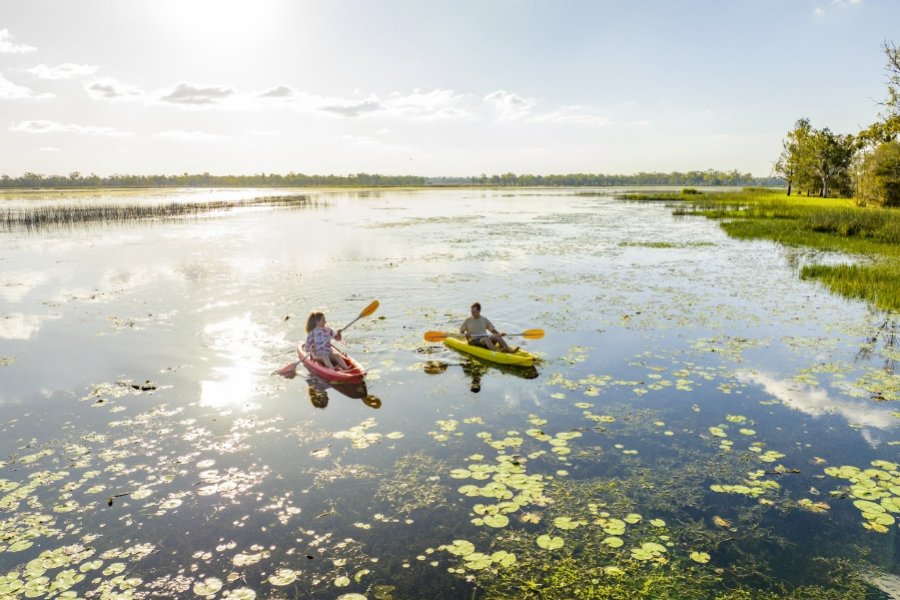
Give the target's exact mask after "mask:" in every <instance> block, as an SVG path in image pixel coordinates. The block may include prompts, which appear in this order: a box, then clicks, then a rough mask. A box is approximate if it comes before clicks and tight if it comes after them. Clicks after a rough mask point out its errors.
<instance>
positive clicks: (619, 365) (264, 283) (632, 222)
mask: <svg viewBox="0 0 900 600" xmlns="http://www.w3.org/2000/svg"><path fill="white" fill-rule="evenodd" d="M621 191H622V190H618V192H621ZM616 192H617V190H601V191H593V192H592V191H586V190H567V189H555V190H537V191H536V190H467V189H446V190H427V191H409V190H396V191H390V190H386V191H367V192H333V191H316V190H313V191H306V192H304V193H305V194H306V195H307V197H308V202H306V203H304V204H298V205H296V206H265V205H263V206H248V207H246V208H237V209H232V210H228V211H218V212H211V213H206V214H202V215H200V216H190V217H183V218H170V219H155V220H132V221H124V222H118V223H91V224H85V225H80V226H60V227H48V228H44V229H41V230H39V231H26V230H18V229H15V228H14V229H12V230H8V231H4V232H0V415H2V420H0V598H3V599H6V598H22V597H52V596H55V595H56V594H59V595H60V597H64V598H65V597H99V598H116V597H134V598H141V597H148V598H149V597H194V596H198V597H210V598H212V597H215V598H241V599H247V598H253V597H259V598H269V597H272V598H281V597H287V598H295V597H296V598H308V597H309V598H338V597H346V598H359V597H360V596H354V594H359V595H361V597H365V598H379V599H387V598H467V599H468V598H503V597H509V598H523V597H543V598H556V597H585V598H588V597H598V598H599V597H626V594H628V593H631V594H633V595H634V597H637V596H638V590H644V591H643V592H641V593H644V594H646V597H714V596H715V595H716V594H720V595H721V597H722V598H730V597H735V598H736V597H743V596H738V595H737V594H739V593H740V592H742V591H751V592H755V591H757V590H767V591H770V592H772V593H773V594H775V595H776V596H779V595H781V594H784V597H788V594H789V593H795V594H797V595H795V596H790V597H792V598H795V597H810V598H813V597H821V595H820V592H821V589H831V590H832V591H833V593H838V592H840V593H841V594H843V597H860V598H861V597H864V596H863V594H866V593H868V594H870V596H869V597H878V594H882V595H884V594H894V596H893V597H900V596H897V595H896V594H897V593H896V591H894V590H896V589H897V586H896V583H897V581H900V580H897V579H895V578H894V575H893V574H894V573H897V572H900V569H898V564H897V559H896V556H897V551H898V550H900V538H898V535H897V524H896V523H895V521H894V517H893V515H894V514H895V513H897V512H900V467H898V465H897V464H896V463H897V462H898V460H900V455H898V449H897V444H900V432H898V430H897V424H898V422H900V419H898V417H900V413H898V412H897V409H896V408H895V406H896V405H895V404H894V402H892V401H895V400H898V399H900V381H898V378H897V377H896V376H895V374H894V366H895V362H896V360H897V358H898V356H900V353H898V351H897V349H896V348H895V346H894V341H895V337H894V336H895V330H894V319H893V316H892V315H884V314H880V313H876V312H873V311H872V310H870V309H869V308H867V307H866V305H865V304H862V303H858V302H849V301H846V300H843V299H841V298H839V297H836V296H833V295H830V294H829V293H827V292H825V291H823V290H822V289H820V288H819V287H817V286H816V285H815V284H814V283H811V282H802V281H800V280H799V278H798V276H797V268H798V265H800V264H803V263H804V262H807V261H814V260H819V261H822V260H825V261H833V260H835V257H834V256H820V255H817V254H815V253H814V252H812V251H808V250H798V249H788V248H784V247H781V246H778V245H776V244H773V243H769V242H746V241H736V240H732V239H729V238H728V237H727V236H726V235H725V234H724V233H723V232H722V231H721V230H720V228H719V227H718V225H717V223H716V222H714V221H710V220H706V219H703V218H696V217H675V216H672V214H671V213H672V208H671V207H667V206H665V205H663V204H662V203H633V202H625V201H622V200H618V199H616V198H614V197H613V194H614V193H616ZM272 193H274V192H272V191H268V192H267V191H262V190H228V191H210V190H200V191H185V192H178V193H169V194H164V197H165V199H167V200H171V199H175V200H176V201H190V202H197V201H206V200H208V199H217V200H238V199H251V198H258V197H261V196H264V195H266V194H272ZM277 193H278V194H284V193H285V192H284V191H278V192H277ZM159 199H160V196H159V195H153V194H149V193H148V194H145V195H143V196H142V195H140V194H138V195H135V194H129V195H127V196H122V197H115V196H112V197H101V198H92V197H90V196H88V197H87V198H86V199H85V198H84V197H78V198H67V197H65V196H63V197H59V195H57V197H56V198H47V199H39V197H38V198H35V197H30V198H25V199H22V198H7V199H5V200H3V202H4V203H5V204H3V205H2V206H0V208H6V207H12V208H15V209H21V208H22V207H25V206H28V205H30V204H35V203H42V204H44V205H47V204H49V205H53V204H67V203H70V204H71V203H75V204H78V203H85V202H88V203H100V202H118V203H153V202H158V201H159ZM838 258H840V257H838ZM374 300H378V301H379V302H380V307H379V308H378V310H377V311H376V312H375V313H374V314H373V315H372V316H369V317H367V318H363V319H360V320H359V321H357V322H356V323H355V324H354V325H353V326H352V327H351V328H350V329H349V330H348V331H347V332H346V334H345V340H344V342H342V343H340V347H342V348H343V349H345V350H346V351H347V352H349V353H350V354H351V355H352V356H354V357H355V358H356V359H357V360H359V361H360V362H362V363H363V364H364V365H365V366H366V367H367V368H368V369H369V375H368V376H367V377H366V380H365V386H364V389H363V388H361V387H360V386H343V387H332V386H330V385H329V384H327V383H326V382H323V381H320V380H315V379H310V378H309V376H308V374H307V373H306V371H305V370H304V369H303V368H302V367H301V368H299V369H298V374H297V376H296V377H294V378H292V379H288V378H284V377H279V376H277V375H272V372H273V371H274V370H276V369H279V368H281V367H283V366H285V365H287V364H290V363H292V362H294V361H295V360H296V354H295V350H294V348H295V346H296V343H297V342H298V341H299V340H301V339H303V338H305V332H304V325H305V321H306V316H307V315H308V314H309V312H310V311H311V310H321V311H324V312H325V314H326V316H327V318H328V322H329V325H330V326H332V327H340V326H341V325H343V324H345V323H348V322H349V321H351V320H353V319H354V318H355V317H356V316H358V315H359V314H360V312H361V311H362V310H363V309H364V308H365V307H366V306H367V305H369V304H370V303H371V302H372V301H374ZM475 301H480V302H481V303H482V305H483V314H484V315H485V316H487V317H488V318H489V319H491V320H492V321H493V322H494V324H495V325H496V326H497V327H498V328H499V329H501V330H503V331H507V332H521V331H524V330H526V329H534V328H540V329H543V330H544V331H545V332H546V335H545V337H544V338H543V339H540V340H522V339H521V338H518V339H517V341H516V343H521V345H522V347H523V348H524V349H526V350H528V351H530V352H534V353H536V354H538V355H540V356H541V357H542V362H541V364H539V365H537V366H536V367H535V368H534V369H523V368H500V367H495V366H491V365H486V364H482V363H479V362H476V361H473V360H471V359H468V358H466V357H465V356H463V355H460V354H457V353H455V352H454V351H452V350H449V349H446V348H444V347H443V346H441V345H435V344H429V343H427V342H425V341H424V340H423V337H422V336H423V334H424V333H425V332H426V331H429V330H437V331H446V332H454V331H457V330H458V327H459V324H460V323H461V321H462V320H463V319H464V318H465V317H466V316H467V315H468V307H469V305H470V304H471V303H472V302H475ZM513 339H516V338H510V340H511V341H512V340H513ZM895 499H896V504H895V503H894V502H895ZM616 594H619V595H616ZM729 594H735V595H734V596H731V595H729ZM803 594H807V596H804V595H803ZM854 594H856V595H854ZM872 594H874V595H872ZM628 597H631V596H628ZM834 597H839V596H834ZM885 597H886V596H885Z"/></svg>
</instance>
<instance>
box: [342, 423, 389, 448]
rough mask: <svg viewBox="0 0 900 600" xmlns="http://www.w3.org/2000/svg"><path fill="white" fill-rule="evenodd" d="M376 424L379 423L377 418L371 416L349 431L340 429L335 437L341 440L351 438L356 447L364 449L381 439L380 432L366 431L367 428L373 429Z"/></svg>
mask: <svg viewBox="0 0 900 600" xmlns="http://www.w3.org/2000/svg"><path fill="white" fill-rule="evenodd" d="M375 425H377V423H376V422H375V419H372V418H369V419H366V420H365V421H363V422H362V423H360V424H359V425H357V426H355V427H351V428H350V430H349V431H338V432H337V433H335V434H334V437H335V438H337V439H339V440H351V441H352V444H353V447H354V448H355V449H357V450H362V449H364V448H368V447H369V446H371V445H372V444H377V443H379V442H380V441H381V438H382V435H381V434H380V433H366V430H367V429H371V428H372V427H375Z"/></svg>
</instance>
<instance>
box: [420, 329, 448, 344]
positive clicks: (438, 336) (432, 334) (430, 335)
mask: <svg viewBox="0 0 900 600" xmlns="http://www.w3.org/2000/svg"><path fill="white" fill-rule="evenodd" d="M451 335H454V334H452V333H444V332H443V331H429V332H427V333H426V334H425V341H426V342H443V341H444V340H446V339H447V338H448V337H450V336H451Z"/></svg>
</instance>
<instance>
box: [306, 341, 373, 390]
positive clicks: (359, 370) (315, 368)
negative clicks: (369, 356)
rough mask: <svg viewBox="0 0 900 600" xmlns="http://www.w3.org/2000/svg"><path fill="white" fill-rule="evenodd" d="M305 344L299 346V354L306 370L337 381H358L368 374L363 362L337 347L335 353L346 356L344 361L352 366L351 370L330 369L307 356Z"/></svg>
mask: <svg viewBox="0 0 900 600" xmlns="http://www.w3.org/2000/svg"><path fill="white" fill-rule="evenodd" d="M303 346H304V345H303V344H301V345H299V346H297V356H298V357H299V358H300V362H302V363H303V364H304V366H306V370H307V371H309V372H310V373H315V374H316V375H318V376H320V377H324V378H325V379H327V380H328V381H332V382H337V383H356V382H358V381H359V380H361V379H362V378H363V377H365V375H366V370H365V369H364V368H363V366H362V365H361V364H359V363H358V362H356V361H355V360H353V359H352V358H350V357H349V356H347V355H346V354H345V353H343V352H341V351H340V350H338V349H336V348H335V349H334V351H335V353H337V354H340V355H341V356H343V357H344V361H345V362H346V363H347V364H348V365H349V366H350V370H349V371H335V370H334V369H329V368H328V367H326V366H325V365H323V364H322V363H320V362H318V361H315V360H313V359H312V358H311V357H310V358H306V352H304V351H303ZM304 359H306V360H304Z"/></svg>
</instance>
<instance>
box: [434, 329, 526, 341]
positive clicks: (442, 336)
mask: <svg viewBox="0 0 900 600" xmlns="http://www.w3.org/2000/svg"><path fill="white" fill-rule="evenodd" d="M489 335H491V334H490V333H480V334H478V335H473V336H470V337H487V336H489ZM506 335H507V336H510V335H512V336H521V337H523V338H525V339H526V340H539V339H541V338H542V337H544V330H543V329H529V330H527V331H523V332H522V333H507V334H506ZM448 337H458V338H464V337H466V336H464V335H463V334H461V333H445V332H443V331H429V332H427V333H426V334H425V341H426V342H443V341H444V340H446V339H447V338H448Z"/></svg>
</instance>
